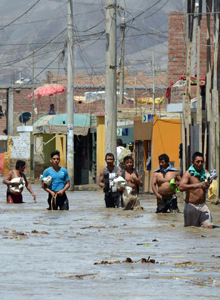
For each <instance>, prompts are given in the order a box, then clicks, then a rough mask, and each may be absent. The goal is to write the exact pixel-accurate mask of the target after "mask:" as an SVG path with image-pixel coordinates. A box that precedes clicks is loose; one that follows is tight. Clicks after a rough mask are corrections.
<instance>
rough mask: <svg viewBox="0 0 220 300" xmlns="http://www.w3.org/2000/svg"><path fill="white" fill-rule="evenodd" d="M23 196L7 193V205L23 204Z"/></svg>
mask: <svg viewBox="0 0 220 300" xmlns="http://www.w3.org/2000/svg"><path fill="white" fill-rule="evenodd" d="M22 200H23V198H22V194H19V195H15V194H12V193H9V192H7V203H23V201H22Z"/></svg>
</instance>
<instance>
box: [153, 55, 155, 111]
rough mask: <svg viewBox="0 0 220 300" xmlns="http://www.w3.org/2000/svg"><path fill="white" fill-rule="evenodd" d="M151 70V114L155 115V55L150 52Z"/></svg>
mask: <svg viewBox="0 0 220 300" xmlns="http://www.w3.org/2000/svg"><path fill="white" fill-rule="evenodd" d="M152 70H153V112H154V115H155V55H154V50H153V52H152Z"/></svg>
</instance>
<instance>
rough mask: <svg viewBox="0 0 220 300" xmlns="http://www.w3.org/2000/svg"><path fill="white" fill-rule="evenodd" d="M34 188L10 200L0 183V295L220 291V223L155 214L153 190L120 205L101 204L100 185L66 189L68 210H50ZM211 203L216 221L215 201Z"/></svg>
mask: <svg viewBox="0 0 220 300" xmlns="http://www.w3.org/2000/svg"><path fill="white" fill-rule="evenodd" d="M33 190H34V192H35V193H36V195H37V203H36V204H34V202H33V200H32V197H31V196H30V194H29V193H28V192H27V191H25V193H24V201H25V202H26V203H24V204H17V205H16V204H10V205H9V204H6V202H5V193H6V187H5V186H3V184H0V194H1V201H0V208H1V225H0V233H1V234H0V244H1V247H0V255H1V269H0V276H1V281H0V293H1V297H0V299H1V300H2V299H4V300H9V299H10V300H11V299H16V300H26V299H33V300H35V299H36V300H39V299H43V300H44V299H47V300H49V299H53V300H56V299H59V300H60V299H66V300H69V299H74V300H76V299H126V300H128V299H161V300H165V299H169V300H170V299H198V298H199V299H219V292H220V289H219V288H220V273H219V269H220V239H219V235H220V228H218V227H217V228H215V229H214V230H208V229H203V228H193V227H192V228H184V227H183V213H179V214H160V215H157V214H155V209H156V200H155V198H154V196H152V195H148V196H143V197H141V205H142V206H143V207H144V210H143V211H123V210H122V209H106V208H105V207H104V200H103V199H104V198H103V194H102V192H101V191H97V192H95V191H87V192H83V191H76V192H74V193H73V192H68V198H69V201H70V211H53V212H51V211H48V210H46V208H47V201H46V199H47V194H46V192H45V191H43V190H42V189H41V188H40V186H37V185H33ZM209 207H210V209H211V212H212V214H213V219H214V224H215V225H220V206H216V205H213V204H209ZM180 209H181V211H183V203H180ZM127 258H130V259H131V260H132V262H125V260H126V259H127ZM143 258H145V260H142V261H141V259H143ZM154 260H155V263H154ZM144 261H145V262H144Z"/></svg>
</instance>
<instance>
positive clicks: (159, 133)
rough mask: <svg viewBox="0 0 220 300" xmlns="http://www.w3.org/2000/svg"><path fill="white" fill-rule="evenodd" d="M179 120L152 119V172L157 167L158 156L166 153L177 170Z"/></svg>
mask: <svg viewBox="0 0 220 300" xmlns="http://www.w3.org/2000/svg"><path fill="white" fill-rule="evenodd" d="M180 129H181V128H180V120H179V119H158V117H157V116H155V117H154V125H153V136H152V171H154V170H155V169H157V168H158V167H159V165H158V156H159V155H160V154H163V153H166V154H167V155H168V156H169V158H170V161H174V163H175V164H174V167H175V168H177V169H178V168H179V167H180V165H179V144H180V143H181V142H182V141H180V132H181V130H182V129H181V130H180Z"/></svg>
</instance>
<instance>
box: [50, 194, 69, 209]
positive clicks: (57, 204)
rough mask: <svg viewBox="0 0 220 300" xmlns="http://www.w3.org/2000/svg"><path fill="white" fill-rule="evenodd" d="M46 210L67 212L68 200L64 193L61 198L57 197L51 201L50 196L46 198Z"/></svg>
mask: <svg viewBox="0 0 220 300" xmlns="http://www.w3.org/2000/svg"><path fill="white" fill-rule="evenodd" d="M47 201H48V204H49V207H48V210H58V208H60V210H69V200H68V198H67V196H66V193H64V194H63V195H62V196H57V197H56V199H53V198H52V196H51V194H49V196H48V200H47Z"/></svg>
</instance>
